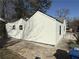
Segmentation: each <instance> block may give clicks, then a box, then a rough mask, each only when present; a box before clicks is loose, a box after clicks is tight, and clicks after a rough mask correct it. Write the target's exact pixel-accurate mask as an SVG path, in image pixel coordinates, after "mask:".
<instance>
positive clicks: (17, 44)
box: [6, 33, 76, 59]
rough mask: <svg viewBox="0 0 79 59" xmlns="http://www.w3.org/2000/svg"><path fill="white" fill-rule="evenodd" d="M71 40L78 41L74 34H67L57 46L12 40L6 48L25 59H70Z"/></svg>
mask: <svg viewBox="0 0 79 59" xmlns="http://www.w3.org/2000/svg"><path fill="white" fill-rule="evenodd" d="M70 40H76V39H75V37H74V36H73V33H67V34H66V35H65V36H64V38H63V39H62V40H61V41H60V42H59V43H58V45H57V46H50V45H43V44H38V43H34V42H29V41H26V40H16V39H12V40H11V41H9V42H8V44H7V45H6V47H7V49H9V50H11V51H13V52H15V53H16V54H17V55H19V56H21V57H23V58H25V59H37V58H40V59H58V58H59V59H69V55H68V53H67V51H68V44H67V42H69V41H70ZM23 58H22V59H23ZM18 59H20V58H18Z"/></svg>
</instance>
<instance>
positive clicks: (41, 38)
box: [6, 11, 66, 45]
mask: <svg viewBox="0 0 79 59" xmlns="http://www.w3.org/2000/svg"><path fill="white" fill-rule="evenodd" d="M6 29H7V32H8V35H9V37H13V38H16V39H24V40H28V41H34V42H39V43H45V44H50V45H56V44H57V43H58V42H59V40H61V38H63V35H64V34H65V33H66V22H65V20H64V22H60V21H59V20H57V19H55V18H52V17H50V16H47V15H46V14H44V13H42V12H40V11H37V12H36V13H35V14H34V15H33V16H32V17H31V18H30V19H28V20H27V21H25V20H24V19H20V20H18V21H16V22H13V23H7V24H6Z"/></svg>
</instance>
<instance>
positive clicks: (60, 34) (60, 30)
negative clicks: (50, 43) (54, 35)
mask: <svg viewBox="0 0 79 59" xmlns="http://www.w3.org/2000/svg"><path fill="white" fill-rule="evenodd" d="M59 28H60V29H59V34H60V35H61V26H60V27H59Z"/></svg>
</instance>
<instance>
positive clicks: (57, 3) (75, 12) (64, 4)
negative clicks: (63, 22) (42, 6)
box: [47, 0, 79, 17]
mask: <svg viewBox="0 0 79 59" xmlns="http://www.w3.org/2000/svg"><path fill="white" fill-rule="evenodd" d="M52 1H53V2H52V6H51V8H50V9H49V10H48V12H47V14H49V15H51V16H56V10H58V9H60V8H66V9H69V10H70V11H69V17H79V0H52Z"/></svg>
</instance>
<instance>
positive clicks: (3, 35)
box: [0, 21, 8, 48]
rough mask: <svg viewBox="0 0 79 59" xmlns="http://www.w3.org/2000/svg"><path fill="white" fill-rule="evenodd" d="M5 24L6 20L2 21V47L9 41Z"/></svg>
mask: <svg viewBox="0 0 79 59" xmlns="http://www.w3.org/2000/svg"><path fill="white" fill-rule="evenodd" d="M5 24H6V23H5V22H2V21H0V48H3V47H4V46H5V44H6V43H7V41H8V35H7V31H6V27H5Z"/></svg>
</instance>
